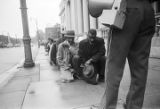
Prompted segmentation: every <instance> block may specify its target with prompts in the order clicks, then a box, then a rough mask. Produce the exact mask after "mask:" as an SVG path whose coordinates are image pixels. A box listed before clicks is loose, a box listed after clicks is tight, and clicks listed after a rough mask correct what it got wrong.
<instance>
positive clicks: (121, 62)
mask: <svg viewBox="0 0 160 109" xmlns="http://www.w3.org/2000/svg"><path fill="white" fill-rule="evenodd" d="M154 32H155V19H154V10H153V8H152V6H151V2H150V1H149V0H127V12H126V20H125V23H124V27H123V29H122V30H118V29H116V28H113V30H112V38H111V43H110V49H109V54H108V58H107V59H108V60H107V63H106V90H105V94H104V96H103V98H102V101H101V105H100V107H99V109H116V105H117V98H118V91H119V85H120V82H121V79H122V76H123V70H124V66H125V61H126V58H127V59H128V62H129V67H130V71H131V84H130V88H129V92H128V95H127V98H126V104H125V105H124V108H125V109H142V106H143V100H144V93H145V88H146V81H147V74H148V59H149V54H150V48H151V39H152V37H153V34H154Z"/></svg>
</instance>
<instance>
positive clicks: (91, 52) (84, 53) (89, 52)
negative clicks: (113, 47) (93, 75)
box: [78, 37, 106, 62]
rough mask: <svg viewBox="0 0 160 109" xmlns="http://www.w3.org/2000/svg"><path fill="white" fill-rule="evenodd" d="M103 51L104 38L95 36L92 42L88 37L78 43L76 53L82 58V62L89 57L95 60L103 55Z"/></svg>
mask: <svg viewBox="0 0 160 109" xmlns="http://www.w3.org/2000/svg"><path fill="white" fill-rule="evenodd" d="M105 52H106V49H105V46H104V39H102V38H99V37H96V39H95V42H94V44H90V43H89V40H88V39H84V40H82V41H80V43H79V50H78V55H79V56H80V58H82V59H83V62H86V61H87V60H88V59H90V58H91V59H92V60H93V62H96V61H98V60H99V59H100V58H101V57H102V56H104V55H105Z"/></svg>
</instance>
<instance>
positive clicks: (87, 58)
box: [46, 29, 106, 85]
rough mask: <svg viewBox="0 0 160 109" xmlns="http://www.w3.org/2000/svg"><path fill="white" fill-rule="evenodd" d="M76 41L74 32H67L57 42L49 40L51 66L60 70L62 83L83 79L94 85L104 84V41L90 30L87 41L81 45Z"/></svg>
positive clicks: (93, 30) (84, 40)
mask: <svg viewBox="0 0 160 109" xmlns="http://www.w3.org/2000/svg"><path fill="white" fill-rule="evenodd" d="M74 39H75V33H74V31H66V32H63V33H61V37H60V38H59V39H58V40H57V41H54V40H53V39H52V38H49V39H48V43H47V45H46V51H47V52H48V55H49V58H50V64H54V65H56V66H57V67H58V68H59V70H60V72H61V74H60V75H61V81H62V82H71V81H73V80H75V79H81V80H84V81H86V82H87V83H90V84H94V85H95V84H98V82H103V81H104V71H105V60H106V57H105V52H106V49H105V45H104V39H102V38H99V37H97V32H96V30H95V29H90V30H89V31H88V34H87V37H86V39H83V40H81V41H80V42H79V43H75V42H74Z"/></svg>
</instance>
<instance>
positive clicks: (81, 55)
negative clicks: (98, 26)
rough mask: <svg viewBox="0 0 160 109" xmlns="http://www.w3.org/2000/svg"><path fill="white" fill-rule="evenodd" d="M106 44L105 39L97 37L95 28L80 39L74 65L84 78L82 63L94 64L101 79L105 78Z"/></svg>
mask: <svg viewBox="0 0 160 109" xmlns="http://www.w3.org/2000/svg"><path fill="white" fill-rule="evenodd" d="M105 52H106V50H105V46H104V39H102V38H99V37H97V32H96V30H95V29H90V30H89V31H88V35H87V38H86V39H84V40H82V41H80V43H79V48H78V55H77V56H74V58H73V67H74V69H75V71H76V73H78V74H79V76H80V77H82V78H83V76H84V75H83V74H82V69H81V67H80V66H81V65H89V64H92V65H93V66H94V69H95V71H96V73H98V74H99V78H100V79H101V80H103V79H104V70H105V60H106V59H105Z"/></svg>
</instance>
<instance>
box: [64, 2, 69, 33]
mask: <svg viewBox="0 0 160 109" xmlns="http://www.w3.org/2000/svg"><path fill="white" fill-rule="evenodd" d="M68 7H69V6H68V0H66V2H65V20H66V21H65V23H66V30H69V28H70V25H69V24H70V22H69V17H70V16H69V9H68Z"/></svg>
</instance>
